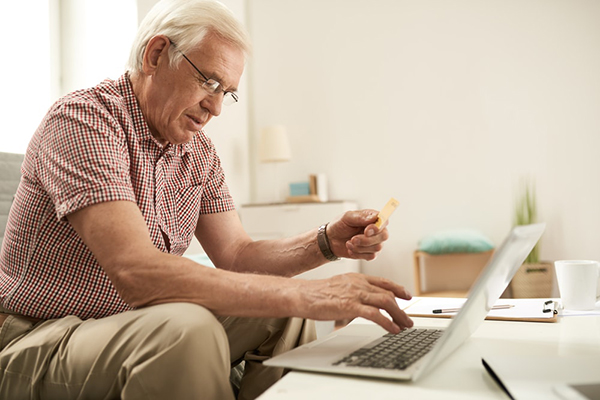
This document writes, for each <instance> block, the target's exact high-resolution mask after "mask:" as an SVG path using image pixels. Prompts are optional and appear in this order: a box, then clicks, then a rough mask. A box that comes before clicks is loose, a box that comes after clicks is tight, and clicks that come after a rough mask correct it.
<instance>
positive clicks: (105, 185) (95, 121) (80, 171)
mask: <svg viewBox="0 0 600 400" xmlns="http://www.w3.org/2000/svg"><path fill="white" fill-rule="evenodd" d="M22 173H23V176H22V179H21V183H20V185H19V188H18V190H17V194H16V196H15V199H14V203H13V205H12V208H11V211H10V215H9V219H8V224H7V229H6V235H5V238H4V242H3V247H2V252H1V253H0V304H2V306H3V307H4V308H6V309H8V310H12V311H14V312H17V313H20V314H23V315H28V316H32V317H37V318H44V319H49V318H58V317H64V316H66V315H76V316H78V317H80V318H84V319H85V318H99V317H104V316H108V315H112V314H115V313H119V312H122V311H125V310H129V309H131V307H130V306H129V305H128V304H126V303H125V302H124V301H123V300H122V299H121V298H120V297H119V295H118V294H117V291H116V289H115V287H114V286H113V285H112V283H111V281H110V280H109V279H108V277H107V275H106V274H105V272H104V270H103V269H102V267H101V266H100V265H99V264H98V263H97V262H96V260H95V258H94V255H93V254H92V253H91V251H90V250H89V249H88V248H87V247H86V246H85V245H84V243H83V241H82V240H81V238H80V237H79V236H78V235H77V233H76V232H75V230H73V228H72V227H71V225H70V224H69V222H68V221H67V219H66V218H65V217H66V216H67V215H69V214H71V213H73V212H75V211H77V210H80V209H82V208H84V207H87V206H89V205H92V204H96V203H100V202H105V201H116V200H126V201H132V202H135V203H137V205H138V207H139V209H140V211H141V212H142V214H143V216H144V219H145V221H146V224H147V226H148V231H149V233H150V237H151V239H152V241H153V243H154V245H155V246H156V247H157V248H158V249H160V250H161V251H163V252H168V253H172V254H176V255H182V254H183V253H184V251H185V250H186V249H187V247H188V246H189V244H190V242H191V240H192V238H193V235H194V231H195V228H196V224H197V220H198V216H199V214H203V213H215V212H223V211H228V210H232V209H233V208H234V206H233V201H232V199H231V196H230V195H229V191H228V189H227V185H226V184H225V177H224V174H223V170H222V169H221V164H220V160H219V157H218V156H217V154H216V152H215V148H214V146H213V144H212V142H211V141H210V139H209V138H208V137H206V135H205V134H204V133H203V132H199V133H198V134H197V135H195V136H194V139H193V140H192V141H190V142H189V143H186V144H182V145H167V146H161V145H160V144H159V143H158V142H157V141H156V140H155V139H154V138H153V137H152V135H151V133H150V130H149V128H148V126H147V124H146V122H145V121H144V118H143V116H142V112H141V110H140V108H139V105H138V103H137V100H136V98H135V95H134V93H133V90H132V88H131V84H130V82H129V78H128V76H127V75H123V76H122V77H120V78H119V79H118V80H116V81H111V80H106V81H104V82H102V83H101V84H100V85H98V86H96V87H94V88H91V89H87V90H82V91H77V92H74V93H72V94H70V95H67V96H66V97H64V98H62V99H60V100H59V101H58V102H56V103H55V104H54V106H53V107H52V108H51V109H50V111H49V112H48V114H47V115H46V117H45V118H44V120H43V121H42V123H41V125H40V127H39V128H38V130H37V131H36V133H35V135H34V136H33V138H32V140H31V143H30V144H29V148H28V149H27V154H26V156H25V161H24V163H23V166H22ZM163 235H164V236H166V237H167V238H168V241H167V242H166V241H165V238H164V236H163Z"/></svg>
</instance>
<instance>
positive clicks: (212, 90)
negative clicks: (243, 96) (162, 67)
mask: <svg viewBox="0 0 600 400" xmlns="http://www.w3.org/2000/svg"><path fill="white" fill-rule="evenodd" d="M171 44H172V45H173V46H174V47H175V48H177V46H176V45H175V43H173V42H171ZM177 51H179V52H180V53H181V55H182V56H183V58H185V59H186V61H187V62H189V63H190V65H191V66H192V67H193V68H194V69H195V70H196V71H197V72H198V73H199V74H200V76H201V77H202V79H204V82H203V83H202V89H204V90H205V91H206V93H208V94H209V95H210V96H214V95H217V94H219V93H221V92H223V104H225V105H226V106H229V105H232V104H235V103H237V102H238V101H239V97H238V94H237V93H235V92H229V91H227V90H224V89H223V86H222V85H221V84H220V83H219V82H217V81H215V80H214V79H212V78H207V77H206V75H204V74H203V73H202V71H200V70H199V69H198V67H196V66H195V65H194V63H193V62H191V61H190V59H189V58H187V56H186V55H185V54H184V53H183V51H181V50H179V49H177Z"/></svg>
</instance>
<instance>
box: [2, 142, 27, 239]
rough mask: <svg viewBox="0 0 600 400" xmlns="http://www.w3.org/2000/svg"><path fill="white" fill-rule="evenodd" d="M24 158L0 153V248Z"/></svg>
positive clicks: (22, 155) (18, 155)
mask: <svg viewBox="0 0 600 400" xmlns="http://www.w3.org/2000/svg"><path fill="white" fill-rule="evenodd" d="M24 157H25V155H24V154H15V153H1V152H0V248H1V247H2V241H3V240H4V231H5V230H6V222H7V220H8V212H9V211H10V206H11V205H12V202H13V199H14V197H15V193H16V191H17V187H18V186H19V182H20V181H21V164H22V163H23V158H24Z"/></svg>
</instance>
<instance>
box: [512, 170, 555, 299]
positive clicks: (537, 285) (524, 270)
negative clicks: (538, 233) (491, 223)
mask: <svg viewBox="0 0 600 400" xmlns="http://www.w3.org/2000/svg"><path fill="white" fill-rule="evenodd" d="M536 222H537V201H536V195H535V185H534V184H533V183H532V182H531V181H528V180H527V181H524V183H523V185H522V189H521V193H520V194H519V197H518V198H517V201H516V205H515V220H514V224H515V225H529V224H534V223H536ZM539 246H540V244H539V242H538V243H537V244H536V245H535V247H534V248H533V249H532V250H531V252H530V253H529V255H528V256H527V258H526V259H525V261H524V262H523V265H522V266H521V268H519V270H518V271H517V273H516V274H515V276H514V278H513V279H512V281H511V284H510V286H511V289H512V296H513V297H515V298H522V297H536V298H537V297H551V295H552V285H553V277H554V268H553V265H552V263H550V262H546V261H540V249H539Z"/></svg>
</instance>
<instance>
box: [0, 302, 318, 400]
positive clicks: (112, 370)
mask: <svg viewBox="0 0 600 400" xmlns="http://www.w3.org/2000/svg"><path fill="white" fill-rule="evenodd" d="M314 339H315V329H314V323H312V321H305V320H302V319H299V318H273V319H258V318H234V317H224V318H216V317H215V316H214V315H213V314H212V313H211V312H210V311H208V310H206V309H205V308H203V307H201V306H197V305H193V304H189V303H170V304H162V305H157V306H152V307H147V308H142V309H139V310H134V311H127V312H124V313H121V314H117V315H113V316H110V317H106V318H102V319H97V320H96V319H89V320H85V321H82V320H80V319H79V318H77V317H72V316H71V317H65V318H61V319H57V320H50V321H44V322H40V323H37V324H35V325H34V323H33V322H31V321H28V320H26V319H24V318H20V317H18V316H9V317H8V318H7V319H6V321H5V322H4V324H3V325H2V328H1V329H0V399H11V400H19V399H43V400H45V399H60V400H68V399H123V400H131V399H144V400H151V399H161V400H165V399H174V400H183V399H194V400H197V399H218V400H221V399H233V397H234V395H233V391H232V389H231V385H230V382H229V374H230V370H231V367H232V366H234V365H236V364H238V363H239V362H241V361H245V365H246V367H245V372H244V375H243V377H242V380H241V387H240V392H239V396H238V398H239V399H253V398H256V397H257V396H258V395H260V394H261V393H262V392H263V391H264V390H266V389H267V388H268V387H269V386H271V385H272V384H273V383H275V382H276V381H277V380H278V379H279V378H281V376H282V375H283V370H282V369H278V368H269V367H263V366H262V361H263V360H265V359H267V358H269V357H272V356H274V355H276V354H279V353H282V352H285V351H287V350H289V349H291V348H293V347H296V346H298V345H300V344H303V343H306V342H309V341H311V340H314Z"/></svg>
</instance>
